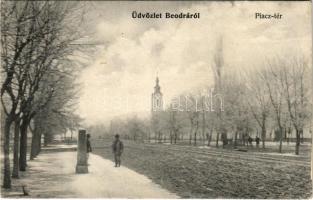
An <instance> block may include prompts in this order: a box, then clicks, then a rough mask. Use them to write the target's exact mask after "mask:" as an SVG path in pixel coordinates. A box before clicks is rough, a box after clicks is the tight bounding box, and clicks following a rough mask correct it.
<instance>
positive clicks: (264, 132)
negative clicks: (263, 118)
mask: <svg viewBox="0 0 313 200" xmlns="http://www.w3.org/2000/svg"><path fill="white" fill-rule="evenodd" d="M265 139H266V129H265V127H264V126H263V127H262V148H263V149H265Z"/></svg>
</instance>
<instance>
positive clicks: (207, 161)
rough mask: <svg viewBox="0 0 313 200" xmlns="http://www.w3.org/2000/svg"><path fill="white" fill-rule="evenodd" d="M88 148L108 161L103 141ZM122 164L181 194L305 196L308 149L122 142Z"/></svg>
mask: <svg viewBox="0 0 313 200" xmlns="http://www.w3.org/2000/svg"><path fill="white" fill-rule="evenodd" d="M92 142H93V145H94V150H93V152H94V153H96V154H98V155H101V156H103V157H104V158H108V159H111V160H112V159H113V156H112V151H111V148H110V145H111V142H109V141H107V140H97V141H96V140H94V141H92ZM124 143H125V152H124V154H123V157H122V165H125V166H127V167H129V168H131V169H133V170H135V171H137V172H139V173H142V174H144V175H146V176H148V177H149V178H151V179H152V180H153V181H154V182H156V183H158V184H160V185H161V186H163V187H164V188H166V189H168V190H170V191H172V192H175V193H176V194H178V195H179V196H180V197H183V198H283V199H285V198H309V197H310V196H311V194H312V192H311V188H312V187H311V181H310V162H309V160H310V158H309V154H308V152H309V147H306V148H307V149H306V150H305V151H304V152H305V153H304V154H302V155H300V156H292V155H291V154H286V155H284V156H281V155H278V154H274V153H272V154H270V153H260V152H253V151H248V152H239V151H231V150H223V149H216V148H214V147H212V148H205V147H202V148H201V147H190V146H178V145H166V144H142V143H135V142H130V141H124Z"/></svg>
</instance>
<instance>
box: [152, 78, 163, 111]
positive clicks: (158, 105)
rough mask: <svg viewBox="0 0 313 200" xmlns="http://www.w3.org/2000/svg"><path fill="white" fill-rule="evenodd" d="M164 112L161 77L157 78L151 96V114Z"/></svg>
mask: <svg viewBox="0 0 313 200" xmlns="http://www.w3.org/2000/svg"><path fill="white" fill-rule="evenodd" d="M162 110H163V94H162V92H161V87H160V85H159V77H158V76H157V77H156V80H155V86H154V92H153V93H152V95H151V112H159V111H162Z"/></svg>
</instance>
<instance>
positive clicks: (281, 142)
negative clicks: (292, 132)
mask: <svg viewBox="0 0 313 200" xmlns="http://www.w3.org/2000/svg"><path fill="white" fill-rule="evenodd" d="M282 147H283V128H282V127H279V153H282Z"/></svg>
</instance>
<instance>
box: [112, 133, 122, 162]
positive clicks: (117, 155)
mask: <svg viewBox="0 0 313 200" xmlns="http://www.w3.org/2000/svg"><path fill="white" fill-rule="evenodd" d="M112 150H113V153H114V160H115V167H120V166H121V155H122V153H123V150H124V145H123V142H122V141H121V140H120V136H119V135H118V134H116V135H115V140H114V142H113V145H112Z"/></svg>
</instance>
